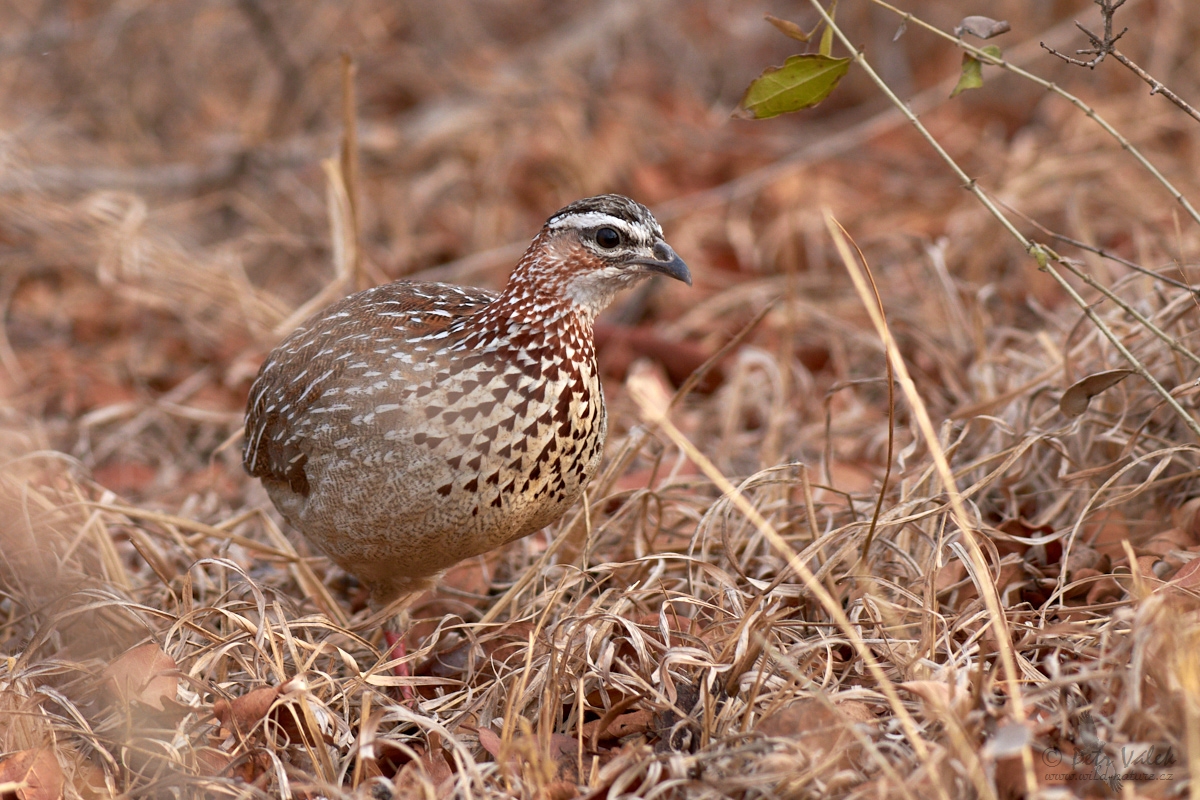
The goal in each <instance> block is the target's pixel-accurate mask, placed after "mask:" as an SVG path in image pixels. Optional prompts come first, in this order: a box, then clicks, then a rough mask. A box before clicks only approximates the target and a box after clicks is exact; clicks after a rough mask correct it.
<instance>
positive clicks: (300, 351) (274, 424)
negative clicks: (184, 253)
mask: <svg viewBox="0 0 1200 800" xmlns="http://www.w3.org/2000/svg"><path fill="white" fill-rule="evenodd" d="M495 298H496V295H495V294H494V293H492V292H489V291H486V290H484V289H464V288H461V287H458V286H450V285H448V284H442V283H410V282H407V281H398V282H396V283H389V284H386V285H384V286H377V287H375V288H374V289H368V290H366V291H365V292H359V293H358V294H354V295H350V296H349V297H346V298H343V299H342V300H340V301H338V302H337V303H334V304H333V305H332V306H330V307H329V308H327V309H325V310H324V311H322V312H320V313H318V314H317V315H316V316H314V317H312V318H311V319H309V320H308V321H307V322H305V323H304V325H302V326H301V327H299V328H297V329H296V330H295V331H294V332H293V333H292V334H291V335H290V336H288V337H287V338H286V339H284V340H283V342H281V343H280V344H279V346H278V347H276V348H275V349H274V350H272V351H271V354H270V355H269V356H268V357H267V360H266V361H265V362H263V365H262V367H261V368H260V369H259V371H258V377H257V378H255V380H254V384H253V385H252V386H251V387H250V399H249V401H248V403H247V408H246V442H245V446H244V449H243V451H242V463H243V465H244V466H245V468H246V471H247V472H248V473H250V474H251V475H252V476H254V477H256V478H263V479H268V480H275V481H280V482H284V483H287V484H288V485H289V486H291V488H292V491H294V492H297V493H299V494H301V495H305V496H307V494H308V479H307V478H306V476H305V473H304V463H305V460H306V454H305V448H304V439H305V433H306V431H307V430H309V428H310V426H311V424H312V420H311V414H310V412H311V410H312V409H313V408H314V407H315V405H316V404H317V403H318V402H319V401H321V398H322V397H323V395H325V392H326V391H327V390H328V389H330V388H331V387H335V386H338V385H339V383H340V381H341V379H342V376H343V373H344V372H345V370H346V368H347V367H348V366H349V365H351V364H354V363H355V362H357V361H359V360H361V359H373V358H380V356H379V355H378V354H377V352H376V351H378V350H380V349H382V348H386V347H388V346H390V347H392V348H393V349H394V348H395V346H396V345H397V344H399V343H400V342H402V341H404V340H409V339H413V338H416V337H419V336H424V335H428V334H431V333H436V332H437V331H438V330H440V329H443V328H445V327H446V326H447V325H449V324H450V323H451V322H452V321H453V320H454V319H456V318H457V317H461V316H463V315H465V314H470V313H471V312H473V311H477V310H478V309H480V308H482V307H483V306H486V305H487V304H488V303H490V302H492V301H493V300H494V299H495Z"/></svg>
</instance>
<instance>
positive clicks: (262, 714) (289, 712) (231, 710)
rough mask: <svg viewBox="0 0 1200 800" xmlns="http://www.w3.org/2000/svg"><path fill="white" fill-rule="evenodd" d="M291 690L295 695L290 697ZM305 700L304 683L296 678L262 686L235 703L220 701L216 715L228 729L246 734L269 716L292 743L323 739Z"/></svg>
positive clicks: (215, 705)
mask: <svg viewBox="0 0 1200 800" xmlns="http://www.w3.org/2000/svg"><path fill="white" fill-rule="evenodd" d="M292 692H295V693H296V696H294V697H291V698H289V697H288V695H289V694H290V693H292ZM304 702H305V698H304V683H303V681H300V680H298V679H296V678H293V679H292V680H290V681H288V682H287V683H284V684H281V685H279V686H263V687H261V688H258V689H254V690H253V691H250V692H247V693H246V694H244V695H242V696H241V697H235V698H234V699H233V702H232V703H229V702H227V701H225V700H218V701H217V702H215V703H213V716H215V717H216V718H217V719H218V720H219V721H220V723H221V727H222V728H224V729H225V730H226V731H229V732H233V731H236V732H237V733H238V735H239V736H243V737H244V736H247V735H248V734H249V733H250V732H252V731H254V730H255V728H256V726H259V723H260V722H261V721H262V720H263V719H264V718H266V719H270V721H271V722H272V723H274V724H275V725H277V726H279V727H278V729H279V730H280V731H281V732H282V733H283V734H284V735H285V736H287V738H288V740H289V741H292V742H310V743H311V742H321V741H326V740H327V738H328V737H327V736H326V735H325V734H324V733H322V732H321V731H319V730H316V729H314V728H313V727H312V725H311V724H310V717H309V716H308V715H307V714H305V713H304V708H303V707H302V706H301V704H302V703H304Z"/></svg>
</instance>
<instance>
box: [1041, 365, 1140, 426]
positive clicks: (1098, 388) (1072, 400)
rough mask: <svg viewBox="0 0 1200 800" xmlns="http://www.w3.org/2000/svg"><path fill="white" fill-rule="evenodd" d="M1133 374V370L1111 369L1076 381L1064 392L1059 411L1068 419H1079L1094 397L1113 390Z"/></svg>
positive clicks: (1059, 403)
mask: <svg viewBox="0 0 1200 800" xmlns="http://www.w3.org/2000/svg"><path fill="white" fill-rule="evenodd" d="M1132 374H1133V370H1131V369H1110V370H1106V371H1104V372H1097V373H1095V374H1092V375H1088V376H1087V377H1086V378H1083V379H1081V380H1078V381H1075V383H1073V384H1071V387H1070V388H1069V389H1067V390H1066V391H1065V392H1063V396H1062V399H1061V400H1059V401H1058V409H1059V411H1061V412H1062V413H1064V414H1066V415H1067V416H1068V417H1078V416H1079V415H1080V414H1082V413H1083V412H1085V411H1087V409H1088V404H1089V403H1091V402H1092V398H1093V397H1095V396H1096V395H1098V394H1100V393H1101V392H1103V391H1106V390H1108V389H1111V388H1112V387H1114V386H1116V385H1117V384H1118V383H1120V382H1121V381H1123V380H1125V379H1126V378H1128V377H1129V376H1130V375H1132Z"/></svg>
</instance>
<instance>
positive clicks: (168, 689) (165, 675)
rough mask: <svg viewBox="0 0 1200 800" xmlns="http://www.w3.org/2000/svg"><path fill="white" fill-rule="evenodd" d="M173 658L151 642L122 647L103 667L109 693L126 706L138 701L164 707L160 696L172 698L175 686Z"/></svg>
mask: <svg viewBox="0 0 1200 800" xmlns="http://www.w3.org/2000/svg"><path fill="white" fill-rule="evenodd" d="M178 670H179V667H178V665H176V663H175V659H173V658H171V657H170V656H168V655H167V654H166V653H164V652H163V651H162V648H161V647H159V646H158V645H157V644H156V643H154V642H147V643H146V644H143V645H138V646H137V647H135V648H133V649H132V650H128V651H126V652H125V653H124V654H122V655H121V656H120V657H119V658H117V660H116V661H114V662H113V663H111V664H109V665H108V667H107V668H106V669H105V670H104V674H103V680H104V685H105V687H106V689H107V692H108V695H109V697H110V698H111V699H112V700H113V701H114V702H118V703H121V704H122V705H125V706H128V705H130V704H131V703H140V704H142V705H144V706H149V707H151V708H155V709H158V710H159V711H165V710H166V707H165V706H164V704H163V701H164V700H168V701H173V700H174V699H175V694H176V691H177V690H178V689H179V677H178V675H177V674H176V673H177V672H178Z"/></svg>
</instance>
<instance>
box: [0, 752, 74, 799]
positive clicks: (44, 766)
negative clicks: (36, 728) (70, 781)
mask: <svg viewBox="0 0 1200 800" xmlns="http://www.w3.org/2000/svg"><path fill="white" fill-rule="evenodd" d="M64 782H65V781H64V780H63V773H62V767H60V766H59V765H58V759H56V758H55V757H54V753H53V752H51V751H50V750H49V749H47V748H44V747H39V748H36V749H33V750H22V751H20V752H19V753H14V754H13V755H11V756H9V757H8V758H6V759H4V760H3V761H0V784H5V783H13V784H18V788H16V789H15V790H13V791H12V792H11V793H6V795H5V798H6V800H7V798H9V797H11V798H13V799H14V800H60V798H61V797H62V796H63V784H64Z"/></svg>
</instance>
